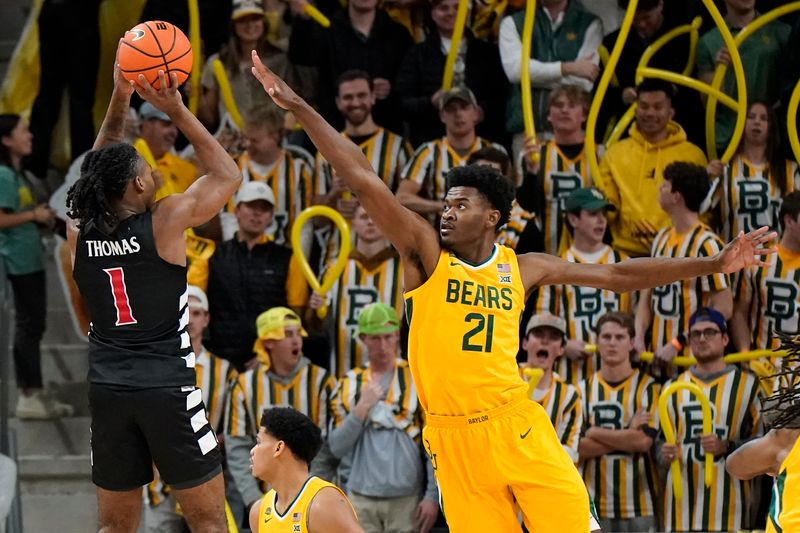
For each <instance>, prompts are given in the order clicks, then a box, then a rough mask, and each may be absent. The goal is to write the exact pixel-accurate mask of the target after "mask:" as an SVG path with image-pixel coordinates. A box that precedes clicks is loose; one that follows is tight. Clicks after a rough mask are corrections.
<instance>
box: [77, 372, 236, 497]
mask: <svg viewBox="0 0 800 533" xmlns="http://www.w3.org/2000/svg"><path fill="white" fill-rule="evenodd" d="M89 410H90V412H91V415H92V426H91V431H92V435H91V454H92V455H91V459H92V481H93V482H94V484H95V485H97V486H98V487H100V488H103V489H106V490H114V491H126V490H131V489H135V488H137V487H141V486H142V485H146V484H147V483H149V482H150V481H152V479H153V463H155V466H156V467H157V468H158V471H159V472H160V474H161V477H162V479H163V480H164V481H165V482H166V483H168V484H169V485H171V486H172V487H173V488H176V489H188V488H192V487H196V486H198V485H201V484H202V483H204V482H206V481H208V480H209V479H211V478H213V477H214V476H216V475H217V474H218V473H219V472H221V471H222V467H221V455H220V451H219V447H218V444H217V437H216V435H215V433H214V430H213V429H212V428H211V425H210V424H209V423H208V418H207V417H206V411H205V406H204V405H203V397H202V392H201V391H200V389H198V388H195V387H161V388H154V389H136V390H131V389H124V388H118V387H114V386H111V385H98V384H95V383H90V384H89Z"/></svg>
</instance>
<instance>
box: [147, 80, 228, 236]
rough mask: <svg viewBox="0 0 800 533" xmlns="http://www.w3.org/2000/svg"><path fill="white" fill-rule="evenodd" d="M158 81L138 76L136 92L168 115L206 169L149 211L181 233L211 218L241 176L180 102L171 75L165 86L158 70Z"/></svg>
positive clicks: (213, 139)
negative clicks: (156, 85)
mask: <svg viewBox="0 0 800 533" xmlns="http://www.w3.org/2000/svg"><path fill="white" fill-rule="evenodd" d="M159 80H160V82H161V88H160V89H158V90H156V89H154V88H153V87H152V86H151V85H150V84H149V83H148V82H147V80H146V79H145V77H144V76H139V84H138V85H137V87H136V92H137V93H139V96H141V97H142V98H143V99H144V100H147V101H148V102H150V103H151V104H153V105H154V106H155V107H156V108H158V109H160V110H161V111H163V112H165V113H166V114H167V115H169V117H170V118H171V119H172V122H173V123H174V124H175V126H177V128H178V129H179V130H181V132H183V134H184V135H185V136H186V138H187V139H188V140H189V142H190V143H191V144H192V146H193V147H194V150H195V154H196V155H197V158H198V159H199V160H200V164H201V166H202V167H203V168H205V169H206V172H207V173H206V175H205V176H203V177H201V178H200V179H198V180H196V181H195V182H194V183H193V184H192V185H191V186H190V187H189V188H188V189H186V192H184V193H183V194H173V195H171V196H168V197H166V198H164V199H163V200H162V201H161V202H159V203H158V204H157V206H156V208H155V209H154V210H153V214H154V222H155V221H156V217H157V218H158V219H159V222H160V223H161V224H163V225H164V226H165V229H166V228H169V229H168V231H169V230H174V231H177V232H179V233H182V232H183V231H184V230H185V229H187V228H192V227H195V226H199V225H201V224H205V223H206V222H208V221H209V220H211V218H212V217H213V216H214V215H216V214H217V213H218V212H219V210H220V209H222V208H223V207H224V206H225V204H226V203H227V202H228V200H230V198H231V196H233V193H235V192H236V189H237V188H238V187H239V183H241V181H242V175H241V172H239V167H238V166H236V163H235V162H234V160H233V159H232V158H231V156H230V155H228V153H227V152H226V151H225V148H223V147H222V145H221V144H219V142H217V140H216V139H215V138H214V137H213V136H212V135H211V134H210V133H209V132H208V130H207V129H206V128H205V127H204V126H203V125H202V124H201V123H200V121H199V120H197V117H195V116H194V115H193V114H192V112H191V111H189V110H188V109H187V108H186V106H185V105H183V100H182V99H181V95H180V94H179V93H178V80H177V77H176V76H175V74H174V73H173V74H172V77H171V80H170V86H169V87H166V75H165V74H164V72H163V71H159ZM171 232H172V231H170V233H171Z"/></svg>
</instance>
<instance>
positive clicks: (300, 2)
mask: <svg viewBox="0 0 800 533" xmlns="http://www.w3.org/2000/svg"><path fill="white" fill-rule="evenodd" d="M287 3H288V4H289V9H290V10H291V12H292V14H293V15H295V16H297V17H303V18H304V19H307V18H308V14H307V13H306V12H305V8H306V5H307V4H308V3H309V2H308V0H288V2H287Z"/></svg>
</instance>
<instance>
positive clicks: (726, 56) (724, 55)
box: [714, 46, 731, 65]
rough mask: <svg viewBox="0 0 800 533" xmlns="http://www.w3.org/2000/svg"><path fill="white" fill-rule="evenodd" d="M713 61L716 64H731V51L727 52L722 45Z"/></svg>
mask: <svg viewBox="0 0 800 533" xmlns="http://www.w3.org/2000/svg"><path fill="white" fill-rule="evenodd" d="M714 61H715V62H716V63H717V64H718V65H730V64H731V53H730V52H728V49H727V48H726V47H724V46H723V47H722V48H720V49H719V52H717V56H716V57H715V58H714Z"/></svg>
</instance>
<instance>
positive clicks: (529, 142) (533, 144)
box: [522, 137, 542, 174]
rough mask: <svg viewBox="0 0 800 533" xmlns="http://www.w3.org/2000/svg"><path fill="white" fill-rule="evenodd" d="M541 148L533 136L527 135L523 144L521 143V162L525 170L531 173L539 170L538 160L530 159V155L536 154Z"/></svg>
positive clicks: (539, 163)
mask: <svg viewBox="0 0 800 533" xmlns="http://www.w3.org/2000/svg"><path fill="white" fill-rule="evenodd" d="M541 150H542V145H541V143H540V142H539V141H538V139H536V138H535V137H527V138H526V139H525V144H523V145H522V163H523V164H524V165H525V170H526V171H527V172H529V173H531V174H536V173H537V172H539V166H540V165H541V162H540V161H538V160H537V161H535V162H534V161H532V160H531V155H532V154H538V153H540V152H541Z"/></svg>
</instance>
